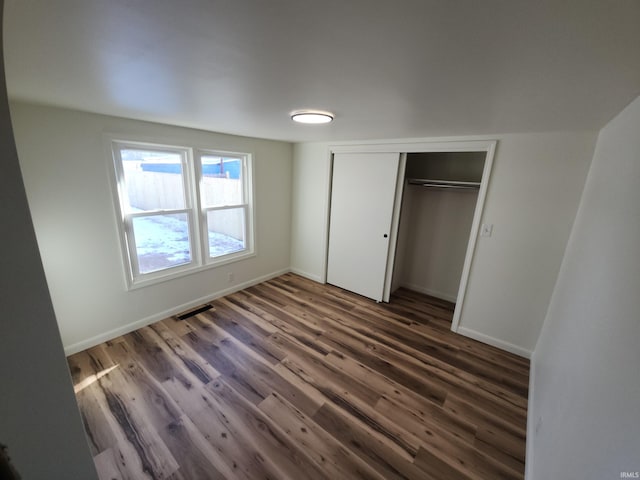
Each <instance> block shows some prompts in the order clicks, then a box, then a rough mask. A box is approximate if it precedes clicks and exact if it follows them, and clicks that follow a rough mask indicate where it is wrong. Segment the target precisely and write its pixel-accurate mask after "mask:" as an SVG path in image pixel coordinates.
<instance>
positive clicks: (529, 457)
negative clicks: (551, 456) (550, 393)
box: [524, 355, 536, 480]
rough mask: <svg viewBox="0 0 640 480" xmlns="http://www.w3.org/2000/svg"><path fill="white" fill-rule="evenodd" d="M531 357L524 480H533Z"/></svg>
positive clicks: (533, 426)
mask: <svg viewBox="0 0 640 480" xmlns="http://www.w3.org/2000/svg"><path fill="white" fill-rule="evenodd" d="M533 360H534V359H533V355H532V357H531V364H530V366H529V399H528V401H527V444H526V454H525V461H524V466H525V467H524V468H525V472H524V478H525V480H533V437H534V435H535V434H536V421H535V411H534V409H533V388H534V384H535V378H536V372H535V370H536V364H535V362H534V361H533Z"/></svg>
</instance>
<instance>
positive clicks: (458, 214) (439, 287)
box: [392, 152, 486, 303]
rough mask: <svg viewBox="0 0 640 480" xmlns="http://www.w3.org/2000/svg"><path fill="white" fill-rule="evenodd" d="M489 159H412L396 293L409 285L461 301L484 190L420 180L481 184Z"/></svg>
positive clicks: (445, 155)
mask: <svg viewBox="0 0 640 480" xmlns="http://www.w3.org/2000/svg"><path fill="white" fill-rule="evenodd" d="M485 158H486V152H438V153H410V154H408V155H407V163H406V173H405V185H404V192H403V199H402V209H401V215H400V225H399V229H398V242H397V247H396V257H395V265H394V270H393V281H392V291H395V290H396V289H398V288H400V287H405V288H408V289H410V290H414V291H417V292H421V293H426V294H428V295H431V296H434V297H437V298H441V299H444V300H448V301H450V302H454V303H455V302H456V298H457V295H458V289H459V287H460V278H461V276H462V270H463V267H464V260H465V254H466V251H467V247H468V243H469V236H470V233H471V225H472V222H473V216H474V212H475V208H476V203H477V200H478V189H477V188H452V187H451V186H447V185H446V184H445V186H443V187H441V188H438V187H433V186H424V185H426V184H428V183H430V182H419V181H418V182H417V181H416V179H419V180H436V181H441V182H452V184H451V185H453V184H454V183H455V182H465V184H466V182H469V183H472V184H478V185H479V183H480V181H481V180H482V172H483V169H484V162H485Z"/></svg>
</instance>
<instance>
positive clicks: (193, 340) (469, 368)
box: [69, 274, 529, 480]
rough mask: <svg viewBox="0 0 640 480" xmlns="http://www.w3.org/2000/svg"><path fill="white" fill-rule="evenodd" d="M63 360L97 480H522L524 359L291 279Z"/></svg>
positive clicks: (411, 300) (447, 310) (440, 318)
mask: <svg viewBox="0 0 640 480" xmlns="http://www.w3.org/2000/svg"><path fill="white" fill-rule="evenodd" d="M211 305H212V306H213V309H211V310H209V311H206V312H203V313H200V314H198V315H196V316H193V317H191V318H188V319H186V320H183V321H177V320H176V319H175V318H169V319H166V320H163V321H161V322H158V323H156V324H153V325H151V326H148V327H145V328H142V329H140V330H137V331H135V332H133V333H130V334H128V335H125V336H122V337H119V338H117V339H114V340H113V341H110V342H106V343H104V344H102V345H99V346H97V347H94V348H91V349H89V350H86V351H84V352H81V353H78V354H76V355H73V356H71V357H69V366H70V369H71V372H72V376H73V379H74V383H75V385H76V395H77V399H78V404H79V406H80V410H81V413H82V418H83V420H84V424H85V428H86V432H87V440H88V443H89V445H90V447H91V450H92V453H93V455H94V459H95V463H96V466H97V468H98V471H99V473H100V478H101V479H195V480H204V479H224V478H226V479H272V480H277V479H291V480H303V479H332V480H341V479H352V478H353V479H360V478H362V479H378V480H380V479H400V478H403V479H405V478H406V479H432V478H433V479H447V480H449V479H503V478H504V479H522V478H524V455H525V428H526V413H527V388H528V375H529V362H528V360H525V359H522V358H520V357H517V356H514V355H511V354H509V353H505V352H503V351H501V350H498V349H496V348H493V347H490V346H487V345H484V344H481V343H478V342H476V341H473V340H470V339H468V338H465V337H462V336H458V335H456V334H453V333H452V332H451V331H450V330H449V329H450V326H451V317H452V314H453V305H452V304H449V303H447V302H444V301H441V300H437V299H434V298H430V297H426V296H424V295H420V294H417V293H414V292H411V291H407V290H400V291H399V292H398V293H397V294H396V295H394V297H393V299H392V302H391V303H389V304H376V303H375V302H373V301H370V300H367V299H364V298H362V297H360V296H358V295H355V294H352V293H349V292H346V291H344V290H341V289H339V288H336V287H332V286H328V285H319V284H317V283H314V282H311V281H309V280H306V279H304V278H301V277H299V276H296V275H293V274H286V275H283V276H281V277H278V278H276V279H273V280H270V281H268V282H265V283H263V284H260V285H257V286H254V287H251V288H248V289H246V290H243V291H241V292H238V293H235V294H233V295H229V296H227V297H225V298H221V299H218V300H216V301H214V302H211Z"/></svg>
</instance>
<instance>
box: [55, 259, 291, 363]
mask: <svg viewBox="0 0 640 480" xmlns="http://www.w3.org/2000/svg"><path fill="white" fill-rule="evenodd" d="M290 271H291V270H290V269H288V268H285V269H282V270H278V271H277V272H272V273H269V274H267V275H263V276H261V277H258V278H254V279H252V280H249V281H246V282H243V283H239V284H237V285H233V286H231V287H229V288H225V289H224V290H220V291H217V292H215V293H212V294H211V295H206V296H204V297H200V298H196V299H195V300H192V301H190V302H187V303H183V304H182V305H178V306H177V307H174V308H170V309H169V310H165V311H163V312H158V313H156V314H154V315H150V316H148V317H146V318H143V319H141V320H136V321H135V322H131V323H128V324H127V325H123V326H121V327H118V328H114V329H113V330H109V331H108V332H105V333H101V334H100V335H95V336H93V337H91V338H87V339H86V340H82V341H80V342H76V343H73V344H71V345H68V346H65V347H64V353H65V355H66V356H69V355H73V354H74V353H78V352H81V351H83V350H86V349H87V348H91V347H95V346H96V345H99V344H101V343H103V342H107V341H109V340H112V339H114V338H116V337H119V336H120V335H126V334H127V333H130V332H133V331H134V330H137V329H139V328H142V327H146V326H147V325H151V324H152V323H155V322H158V321H160V320H164V319H165V318H168V317H171V316H173V315H176V314H178V313H180V312H184V311H185V310H189V309H191V308H194V307H197V306H198V305H202V304H203V303H207V302H211V301H213V300H215V299H216V298H220V297H224V296H225V295H230V294H232V293H234V292H238V291H240V290H244V289H245V288H249V287H252V286H253V285H257V284H258V283H262V282H266V281H267V280H271V279H272V278H275V277H279V276H280V275H283V274H285V273H288V272H290Z"/></svg>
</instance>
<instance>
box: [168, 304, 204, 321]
mask: <svg viewBox="0 0 640 480" xmlns="http://www.w3.org/2000/svg"><path fill="white" fill-rule="evenodd" d="M212 308H213V307H212V306H211V305H209V304H208V303H207V304H206V305H202V306H201V307H198V308H194V309H193V310H188V311H186V312H184V313H181V314H180V315H176V318H177V319H178V320H184V319H186V318H189V317H193V316H194V315H197V314H199V313H202V312H206V311H207V310H211V309H212Z"/></svg>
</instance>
